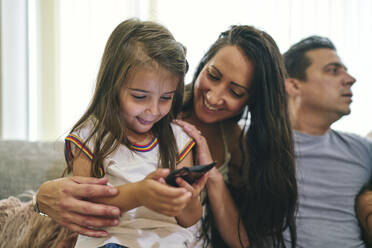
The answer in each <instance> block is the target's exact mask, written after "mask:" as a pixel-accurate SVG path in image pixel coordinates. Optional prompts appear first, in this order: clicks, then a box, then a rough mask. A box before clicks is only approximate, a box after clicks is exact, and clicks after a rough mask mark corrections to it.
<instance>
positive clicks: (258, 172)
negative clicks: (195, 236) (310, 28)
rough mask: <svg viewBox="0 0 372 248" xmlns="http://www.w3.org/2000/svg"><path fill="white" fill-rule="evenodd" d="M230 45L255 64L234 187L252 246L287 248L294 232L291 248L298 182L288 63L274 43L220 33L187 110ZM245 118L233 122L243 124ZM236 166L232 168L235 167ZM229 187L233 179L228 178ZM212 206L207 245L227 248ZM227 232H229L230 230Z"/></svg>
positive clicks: (262, 36)
mask: <svg viewBox="0 0 372 248" xmlns="http://www.w3.org/2000/svg"><path fill="white" fill-rule="evenodd" d="M225 46H238V47H239V48H240V49H241V50H242V51H243V52H244V53H245V55H246V56H247V58H248V59H249V60H251V61H252V62H253V64H254V75H253V82H252V88H251V90H250V92H252V94H251V97H250V99H249V102H248V104H247V106H246V111H244V112H242V113H248V114H249V115H250V125H249V127H248V130H247V132H246V133H243V132H244V129H243V130H242V133H241V135H240V147H241V151H242V153H243V162H242V164H241V165H235V166H238V171H239V172H240V173H239V174H240V175H241V178H239V180H238V181H239V182H244V184H243V185H240V187H234V186H232V185H229V188H230V191H231V193H232V195H233V197H234V199H235V203H236V205H237V207H238V208H239V210H240V218H241V220H242V222H243V224H244V227H245V229H246V231H247V234H248V239H249V243H250V247H265V246H266V245H267V244H270V245H269V246H270V247H285V244H284V237H283V231H284V230H285V229H287V228H289V229H290V235H291V238H292V247H295V244H296V228H295V221H294V218H295V212H296V209H297V198H298V196H297V183H296V174H295V162H294V151H293V141H292V132H291V125H290V122H289V117H288V112H287V101H286V91H285V87H284V80H285V77H286V72H285V69H284V66H283V59H282V56H281V54H280V52H279V49H278V47H277V45H276V44H275V41H274V40H273V39H272V38H271V37H270V36H269V35H268V34H267V33H265V32H263V31H260V30H258V29H256V28H254V27H251V26H246V25H240V26H232V27H231V28H229V29H228V30H227V31H225V32H223V33H221V35H220V36H219V38H218V39H217V41H216V42H215V43H214V44H213V45H212V46H211V47H210V49H209V50H208V51H207V53H206V54H205V55H204V57H203V58H202V60H201V62H200V63H199V66H198V67H197V70H196V72H195V74H194V78H193V82H192V84H191V85H190V86H189V85H188V87H187V88H188V89H187V90H188V94H187V96H186V101H185V104H184V106H183V111H184V112H186V113H188V112H190V111H193V91H194V89H193V88H194V83H195V80H196V79H197V77H198V76H199V73H200V72H201V71H202V69H203V68H204V66H205V65H206V64H207V63H208V61H209V60H210V59H211V58H213V57H214V56H215V55H216V53H217V52H218V51H219V50H220V49H221V48H223V47H225ZM241 116H242V114H240V115H238V116H234V117H232V118H231V119H230V121H236V122H237V121H238V120H239V119H240V118H241ZM230 166H233V165H230ZM229 180H230V182H231V181H233V180H234V178H229ZM206 201H207V214H206V216H205V218H204V219H203V233H202V235H203V236H204V237H205V238H206V242H205V245H207V244H208V243H212V245H213V246H214V247H227V245H226V244H225V243H224V241H223V240H222V238H221V237H220V236H219V234H218V231H217V230H216V227H215V223H214V221H213V213H212V212H211V209H210V207H209V203H208V199H206ZM237 224H238V223H237ZM227 228H228V227H227Z"/></svg>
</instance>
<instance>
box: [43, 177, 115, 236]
mask: <svg viewBox="0 0 372 248" xmlns="http://www.w3.org/2000/svg"><path fill="white" fill-rule="evenodd" d="M106 183H107V179H106V178H93V177H65V178H59V179H55V180H50V181H47V182H45V183H43V184H42V185H41V186H40V189H39V191H38V193H37V195H36V198H37V204H38V208H39V210H40V211H41V212H42V213H45V214H47V215H48V216H49V217H51V218H52V219H54V220H55V221H57V222H58V223H60V224H61V225H63V226H65V227H67V228H69V229H70V230H72V231H74V232H77V233H79V234H83V235H87V236H92V237H105V236H107V232H105V231H102V230H98V228H100V227H107V226H115V225H117V224H118V223H119V222H118V220H117V218H118V216H119V215H120V210H119V208H117V207H114V206H110V205H103V204H96V203H92V202H89V201H88V200H86V199H87V198H90V197H108V196H114V195H116V194H117V193H118V190H117V189H116V188H114V187H111V186H107V185H106Z"/></svg>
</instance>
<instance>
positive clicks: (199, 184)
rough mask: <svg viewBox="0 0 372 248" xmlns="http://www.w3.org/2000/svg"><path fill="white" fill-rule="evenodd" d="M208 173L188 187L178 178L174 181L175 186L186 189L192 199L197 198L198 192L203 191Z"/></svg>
mask: <svg viewBox="0 0 372 248" xmlns="http://www.w3.org/2000/svg"><path fill="white" fill-rule="evenodd" d="M208 176H209V172H207V173H205V174H204V175H203V176H202V177H201V178H200V179H199V180H198V181H196V182H195V183H193V184H192V185H190V184H189V183H188V182H186V181H185V180H183V179H182V177H179V178H177V179H176V182H177V184H178V185H179V186H180V187H183V188H185V189H187V191H189V192H191V193H192V197H193V198H195V197H198V196H199V194H200V192H201V191H202V190H203V188H204V186H205V184H206V183H207V180H208Z"/></svg>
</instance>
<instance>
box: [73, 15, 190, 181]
mask: <svg viewBox="0 0 372 248" xmlns="http://www.w3.org/2000/svg"><path fill="white" fill-rule="evenodd" d="M139 68H150V69H158V68H162V69H164V70H166V71H169V72H170V73H172V74H173V75H174V76H176V77H177V78H178V80H179V81H178V84H177V89H176V92H175V95H174V99H173V103H172V108H171V110H170V112H169V113H168V114H167V115H166V116H165V117H163V118H162V119H161V120H160V121H158V122H157V123H155V124H154V126H153V127H152V132H153V133H154V136H155V137H158V138H159V137H161V138H159V139H158V142H159V152H160V156H159V164H160V166H161V167H165V168H172V169H173V168H174V167H175V165H176V160H177V158H178V149H177V144H176V140H175V137H174V134H173V131H172V128H171V126H170V122H171V120H172V119H173V118H175V117H176V116H177V114H178V112H179V111H180V110H181V105H182V99H183V92H184V76H185V73H186V72H187V70H188V63H187V61H186V48H185V47H184V46H183V45H182V44H181V43H179V42H177V41H176V40H175V39H174V37H173V35H172V34H171V33H170V32H169V31H168V30H167V29H166V28H165V27H163V26H162V25H160V24H157V23H155V22H150V21H140V20H138V19H128V20H126V21H123V22H122V23H120V24H119V25H118V26H117V27H116V28H115V30H114V31H113V32H112V34H111V35H110V37H109V39H108V41H107V44H106V47H105V50H104V53H103V56H102V61H101V66H100V69H99V73H98V77H97V84H96V89H95V92H94V96H93V99H92V101H91V103H90V105H89V107H88V109H87V111H86V112H85V113H84V115H83V116H82V117H81V118H80V120H79V121H78V122H77V123H76V124H75V125H74V126H73V128H72V130H71V132H73V131H75V130H78V129H80V128H81V127H83V126H84V125H86V124H87V123H88V122H91V123H92V124H93V128H92V132H91V134H90V136H89V137H88V139H87V140H86V141H85V143H84V144H86V143H88V142H89V140H90V139H92V137H94V148H93V149H94V150H93V154H94V156H93V159H92V171H91V174H92V175H93V176H95V177H102V176H103V175H104V171H103V160H104V159H105V158H106V157H107V156H108V155H109V154H111V153H112V152H113V151H115V150H116V148H117V147H118V146H119V145H120V144H124V145H126V146H127V147H129V148H130V143H129V141H128V138H127V136H126V123H125V120H124V119H123V118H122V117H121V116H122V115H121V113H120V103H119V92H120V90H122V89H123V87H125V86H126V84H127V82H128V78H130V77H131V76H132V75H133V74H134V73H136V71H137V69H139ZM72 166H73V160H69V161H67V172H70V171H71V170H72Z"/></svg>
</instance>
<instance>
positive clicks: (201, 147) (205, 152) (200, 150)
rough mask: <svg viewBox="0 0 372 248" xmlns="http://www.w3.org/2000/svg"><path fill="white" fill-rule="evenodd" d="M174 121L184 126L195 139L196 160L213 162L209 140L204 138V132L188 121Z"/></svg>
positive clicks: (202, 162)
mask: <svg viewBox="0 0 372 248" xmlns="http://www.w3.org/2000/svg"><path fill="white" fill-rule="evenodd" d="M173 122H174V123H176V124H177V125H179V126H180V127H182V129H183V130H184V131H185V132H186V133H187V134H188V135H189V136H190V137H192V138H193V139H194V140H195V143H196V162H197V163H198V164H209V163H211V162H213V159H212V155H211V153H210V151H209V147H208V143H207V140H206V139H205V138H204V136H203V135H202V133H201V132H200V131H199V130H198V129H197V128H196V127H195V126H194V125H192V124H190V123H188V122H186V121H182V120H173Z"/></svg>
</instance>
